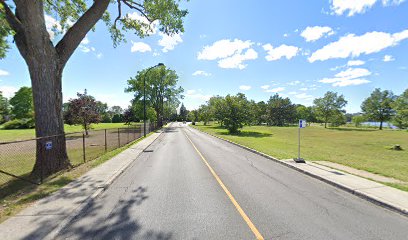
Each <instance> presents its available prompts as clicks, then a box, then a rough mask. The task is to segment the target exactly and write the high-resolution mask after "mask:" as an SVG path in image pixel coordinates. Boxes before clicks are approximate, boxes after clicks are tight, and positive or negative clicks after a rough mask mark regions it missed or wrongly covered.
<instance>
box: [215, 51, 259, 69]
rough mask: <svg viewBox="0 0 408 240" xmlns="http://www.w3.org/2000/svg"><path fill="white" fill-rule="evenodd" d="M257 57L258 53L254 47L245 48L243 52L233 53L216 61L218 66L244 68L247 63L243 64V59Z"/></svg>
mask: <svg viewBox="0 0 408 240" xmlns="http://www.w3.org/2000/svg"><path fill="white" fill-rule="evenodd" d="M257 58H258V53H257V52H255V50H254V49H252V48H250V49H248V50H246V52H245V53H244V54H238V53H237V54H235V55H232V56H231V57H228V58H224V59H221V60H219V61H218V66H219V67H220V68H238V69H244V68H246V66H247V64H244V61H247V60H254V59H257Z"/></svg>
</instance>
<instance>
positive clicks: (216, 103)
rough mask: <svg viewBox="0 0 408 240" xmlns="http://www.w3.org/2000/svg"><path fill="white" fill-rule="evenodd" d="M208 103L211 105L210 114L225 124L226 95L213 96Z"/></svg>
mask: <svg viewBox="0 0 408 240" xmlns="http://www.w3.org/2000/svg"><path fill="white" fill-rule="evenodd" d="M207 105H208V106H209V111H210V114H211V115H212V116H213V117H214V119H215V120H217V121H218V122H219V123H220V124H221V126H223V125H224V117H225V114H226V108H225V99H224V97H221V96H213V97H211V98H210V99H209V100H208V102H207Z"/></svg>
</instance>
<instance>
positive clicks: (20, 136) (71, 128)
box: [0, 123, 127, 142]
mask: <svg viewBox="0 0 408 240" xmlns="http://www.w3.org/2000/svg"><path fill="white" fill-rule="evenodd" d="M125 127H127V125H125V124H124V123H98V124H92V129H94V130H98V129H111V128H125ZM64 128H65V132H66V133H72V132H81V131H83V129H82V126H80V125H67V124H65V126H64ZM32 138H35V130H34V129H12V130H5V129H2V128H1V126H0V142H9V141H18V140H26V139H32Z"/></svg>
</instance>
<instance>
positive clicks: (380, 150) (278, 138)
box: [195, 123, 408, 191]
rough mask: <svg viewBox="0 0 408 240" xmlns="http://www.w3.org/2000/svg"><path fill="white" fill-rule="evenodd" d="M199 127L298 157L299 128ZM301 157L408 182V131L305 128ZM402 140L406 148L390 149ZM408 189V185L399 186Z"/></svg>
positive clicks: (266, 150)
mask: <svg viewBox="0 0 408 240" xmlns="http://www.w3.org/2000/svg"><path fill="white" fill-rule="evenodd" d="M195 127H196V128H198V129H200V130H203V131H206V132H209V133H212V134H215V135H218V136H220V137H222V138H225V139H228V140H231V141H234V142H237V143H239V144H242V145H245V146H248V147H250V148H253V149H256V150H258V151H261V152H264V153H266V154H268V155H271V156H274V157H277V158H279V159H289V158H294V157H297V146H298V145H297V143H298V128H297V127H269V126H246V127H244V128H243V129H242V131H241V133H240V134H238V135H229V134H228V133H227V130H226V129H223V128H221V127H220V126H219V125H217V124H212V125H207V126H204V125H202V123H198V124H197V125H196V126H195ZM301 140H302V143H301V146H302V148H301V157H303V158H305V159H307V160H314V161H316V160H324V161H331V162H335V163H339V164H343V165H347V166H350V167H353V168H356V169H362V170H366V171H369V172H372V173H377V174H380V175H383V176H388V177H393V178H396V179H399V180H402V181H405V182H408V132H407V131H399V130H382V131H380V130H376V129H356V128H328V129H325V128H323V127H319V126H312V127H307V128H305V129H302V130H301ZM394 144H400V145H401V147H402V148H403V149H404V150H403V151H395V150H389V149H388V148H389V147H391V146H393V145H394ZM397 187H399V188H401V189H403V190H407V191H408V187H407V186H405V185H403V186H397Z"/></svg>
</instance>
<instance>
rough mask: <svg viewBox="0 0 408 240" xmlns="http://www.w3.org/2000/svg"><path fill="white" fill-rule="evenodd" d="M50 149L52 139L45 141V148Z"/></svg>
mask: <svg viewBox="0 0 408 240" xmlns="http://www.w3.org/2000/svg"><path fill="white" fill-rule="evenodd" d="M51 149H52V141H47V142H46V143H45V150H51Z"/></svg>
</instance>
